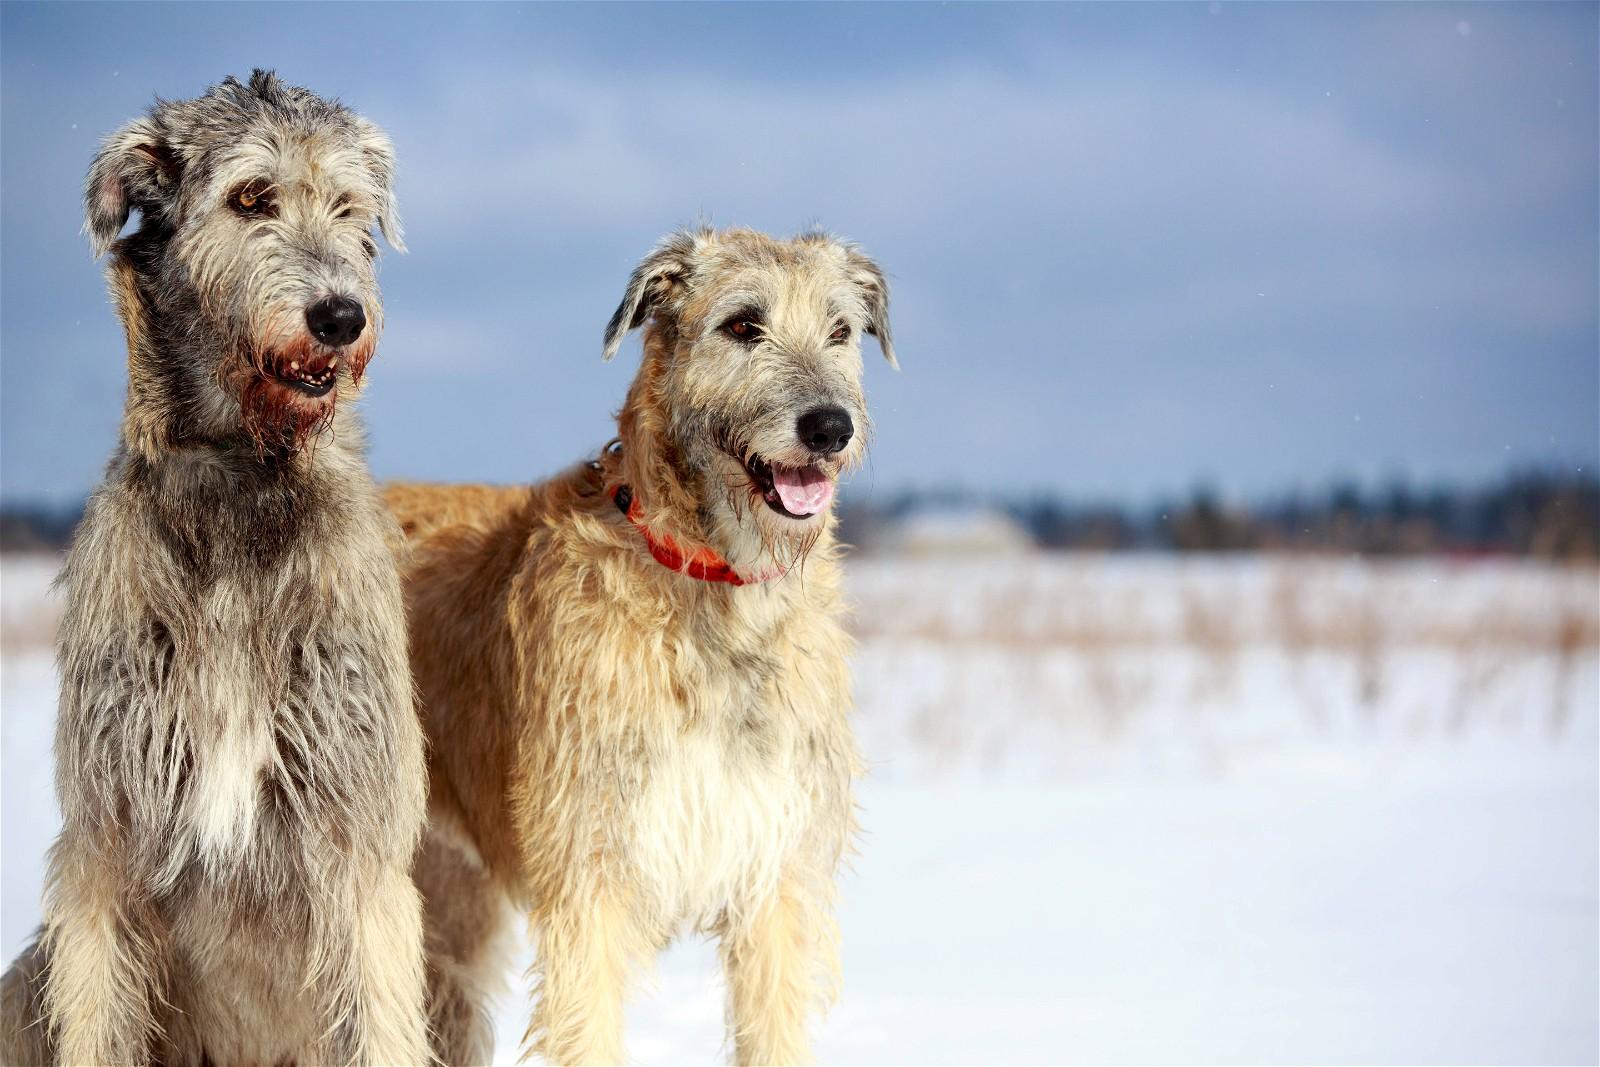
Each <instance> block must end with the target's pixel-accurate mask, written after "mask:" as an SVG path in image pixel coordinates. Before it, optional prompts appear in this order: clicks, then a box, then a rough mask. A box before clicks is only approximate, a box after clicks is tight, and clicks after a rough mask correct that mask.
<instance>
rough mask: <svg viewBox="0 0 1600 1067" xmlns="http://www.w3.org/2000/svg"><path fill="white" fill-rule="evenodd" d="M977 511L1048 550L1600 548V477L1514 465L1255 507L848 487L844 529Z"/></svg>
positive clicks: (871, 539) (872, 529)
mask: <svg viewBox="0 0 1600 1067" xmlns="http://www.w3.org/2000/svg"><path fill="white" fill-rule="evenodd" d="M975 510H983V511H991V512H1001V513H1003V514H1005V515H1007V516H1009V517H1010V518H1011V519H1012V520H1013V521H1014V522H1015V523H1016V524H1017V525H1018V526H1019V527H1021V529H1022V530H1023V531H1025V532H1026V533H1027V535H1028V536H1029V537H1031V538H1032V540H1033V541H1034V542H1035V543H1036V544H1037V545H1039V546H1040V547H1043V548H1086V549H1104V550H1131V549H1144V550H1167V551H1180V552H1218V551H1251V550H1258V551H1275V550H1281V551H1307V552H1338V553H1359V554H1363V555H1422V554H1435V553H1498V554H1511V555H1525V556H1536V557H1541V558H1547V559H1589V560H1593V559H1596V558H1600V479H1597V478H1596V477H1595V475H1594V474H1592V473H1587V472H1581V473H1580V472H1574V473H1552V472H1548V471H1527V472H1519V473H1515V474H1511V475H1508V476H1507V477H1505V478H1504V479H1502V480H1501V481H1499V482H1497V483H1494V484H1490V485H1486V486H1479V487H1476V488H1452V487H1436V488H1427V489H1419V488H1416V487H1414V486H1411V485H1407V484H1404V483H1398V482H1397V483H1393V484H1390V485H1387V486H1384V487H1382V488H1378V489H1369V488H1363V487H1361V486H1358V485H1354V484H1343V485H1335V486H1332V487H1330V488H1328V489H1326V490H1324V491H1321V492H1317V493H1291V494H1287V495H1283V496H1279V497H1275V498H1269V499H1264V500H1261V501H1258V502H1256V503H1254V504H1250V505H1244V504H1232V503H1224V502H1223V501H1222V500H1221V499H1220V498H1219V496H1218V495H1217V493H1215V492H1214V491H1212V490H1210V489H1207V488H1204V487H1201V488H1197V489H1196V490H1195V491H1194V492H1192V493H1191V494H1190V495H1189V496H1188V498H1187V499H1175V500H1170V501H1166V502H1160V503H1157V504H1155V505H1153V506H1150V507H1144V508H1132V507H1126V506H1121V505H1116V504H1079V503H1074V502H1073V501H1071V500H1069V499H1066V498H1064V497H1061V496H1055V495H1044V494H1041V495H1035V496H1029V497H1023V498H1016V497H1011V498H1006V497H996V496H993V495H985V494H980V493H973V492H964V491H960V490H939V491H931V492H910V493H899V494H889V495H884V494H879V495H878V496H877V497H875V498H873V499H869V500H861V501H855V500H851V499H850V498H849V497H846V498H845V501H844V515H843V519H844V525H845V530H844V533H845V539H846V540H847V541H850V542H851V543H853V544H859V545H864V546H865V545H872V544H874V543H876V542H880V541H881V540H882V539H883V538H885V537H887V536H890V535H891V534H892V532H893V530H894V529H896V528H897V527H899V526H900V525H901V523H902V522H903V521H904V520H906V519H908V518H910V517H912V516H915V515H917V514H920V513H927V512H929V511H938V512H970V511H975Z"/></svg>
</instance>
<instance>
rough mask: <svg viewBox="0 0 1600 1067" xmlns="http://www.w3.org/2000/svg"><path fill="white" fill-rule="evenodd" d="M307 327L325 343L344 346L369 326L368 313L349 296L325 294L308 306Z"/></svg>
mask: <svg viewBox="0 0 1600 1067" xmlns="http://www.w3.org/2000/svg"><path fill="white" fill-rule="evenodd" d="M306 328H307V329H309V330H310V331H311V336H312V337H315V338H316V339H317V340H319V341H321V342H322V343H323V344H325V345H331V346H333V347H334V348H343V347H344V346H345V345H347V344H349V343H350V342H351V341H354V340H355V339H356V338H357V337H360V336H361V331H362V330H364V329H366V328H367V313H366V312H365V311H362V310H361V305H360V304H358V303H357V302H356V301H354V300H351V299H350V298H349V297H348V296H325V297H323V298H322V299H321V300H318V301H317V302H316V303H315V304H312V305H311V306H310V307H308V308H306Z"/></svg>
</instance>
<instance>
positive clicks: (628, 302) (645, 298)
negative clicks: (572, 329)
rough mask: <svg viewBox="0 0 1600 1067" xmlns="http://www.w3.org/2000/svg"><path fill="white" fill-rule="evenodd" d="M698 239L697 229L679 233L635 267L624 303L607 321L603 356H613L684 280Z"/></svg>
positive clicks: (658, 246)
mask: <svg viewBox="0 0 1600 1067" xmlns="http://www.w3.org/2000/svg"><path fill="white" fill-rule="evenodd" d="M698 240H699V235H697V234H694V233H687V232H685V233H675V234H673V235H672V236H671V237H668V238H667V239H666V240H665V241H662V242H661V244H659V245H657V246H656V250H655V251H654V252H651V253H650V254H649V255H648V256H646V257H644V260H643V261H642V262H641V263H640V264H639V265H638V266H637V267H635V268H634V269H633V276H632V277H630V278H629V279H628V288H627V291H626V292H624V293H623V294H622V303H620V304H618V305H617V310H616V311H614V312H613V313H612V315H611V321H610V322H608V323H607V324H606V341H605V349H604V350H603V352H602V358H604V359H608V360H609V359H610V358H611V357H612V356H615V355H616V354H617V349H618V348H620V347H622V339H623V338H624V337H626V336H627V335H628V332H629V331H630V330H636V329H638V328H639V327H640V326H643V325H644V323H645V320H646V319H648V318H649V317H650V315H651V314H652V313H653V312H655V311H657V310H658V309H660V308H661V307H662V305H663V304H664V303H665V302H666V299H667V297H669V296H670V295H672V293H673V291H674V290H675V289H677V288H678V287H680V286H681V285H682V284H683V280H684V279H685V278H687V277H688V276H689V273H690V270H691V269H692V266H693V262H694V253H695V248H696V247H697V244H698Z"/></svg>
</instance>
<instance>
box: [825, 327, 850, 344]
mask: <svg viewBox="0 0 1600 1067" xmlns="http://www.w3.org/2000/svg"><path fill="white" fill-rule="evenodd" d="M828 340H829V341H830V342H832V343H833V344H836V345H842V344H844V343H845V342H846V341H848V340H850V326H849V324H848V323H844V322H841V323H839V325H837V326H835V327H834V328H833V332H832V333H830V334H829V335H828Z"/></svg>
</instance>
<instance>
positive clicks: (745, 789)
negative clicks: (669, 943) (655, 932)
mask: <svg viewBox="0 0 1600 1067" xmlns="http://www.w3.org/2000/svg"><path fill="white" fill-rule="evenodd" d="M735 729H737V728H735ZM808 778H809V776H808V775H807V774H805V773H804V768H803V767H801V766H799V765H798V761H797V754H796V747H795V746H794V745H792V744H790V743H789V742H788V739H787V738H784V737H781V736H780V737H777V738H774V737H770V736H769V737H767V738H765V739H764V741H763V744H762V745H760V746H757V745H753V744H751V743H749V742H748V740H746V739H741V738H740V737H738V736H737V735H736V734H730V732H729V731H728V730H725V729H719V728H718V727H717V726H716V725H701V726H697V727H691V728H689V729H685V730H683V731H681V732H678V733H676V734H674V735H671V736H668V737H665V738H662V739H661V740H660V743H659V744H658V746H656V747H655V748H654V749H653V751H652V752H651V753H650V755H649V757H648V759H647V762H646V765H645V768H644V777H643V782H642V784H641V788H640V789H639V791H638V792H637V794H636V796H635V798H634V800H633V803H632V805H631V809H630V816H631V817H630V818H629V819H628V820H626V823H627V826H628V828H629V833H628V842H627V850H628V856H629V860H630V866H631V867H632V869H633V871H634V872H635V873H636V875H637V876H638V877H639V879H640V883H641V885H640V888H641V889H642V890H643V891H644V895H645V897H646V898H647V899H649V900H651V901H652V903H653V904H654V905H655V909H656V910H657V913H658V915H659V917H660V919H661V921H662V923H663V924H664V925H666V926H668V927H673V926H676V925H677V924H680V923H685V922H687V923H691V924H697V925H705V924H708V923H710V922H714V921H715V919H716V916H717V915H718V914H720V913H721V912H722V911H723V910H724V909H726V908H728V907H730V906H733V907H737V906H739V905H740V904H741V903H743V902H749V901H754V900H759V899H761V898H762V897H764V896H766V895H767V894H768V893H770V892H771V891H772V889H773V888H774V887H775V886H776V884H777V882H778V879H779V877H780V875H781V873H782V871H783V868H784V866H785V864H786V863H787V861H788V860H789V858H790V857H791V856H792V854H793V853H794V850H795V848H796V847H797V845H798V842H799V839H800V835H801V834H802V833H803V831H804V828H805V826H806V824H807V823H808V821H809V819H810V814H811V797H810V791H809V788H808Z"/></svg>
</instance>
